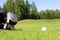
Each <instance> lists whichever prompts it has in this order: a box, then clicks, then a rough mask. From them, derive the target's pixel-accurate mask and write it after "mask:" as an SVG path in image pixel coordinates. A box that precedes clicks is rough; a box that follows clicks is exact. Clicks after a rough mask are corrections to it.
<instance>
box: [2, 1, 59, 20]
mask: <svg viewBox="0 0 60 40" xmlns="http://www.w3.org/2000/svg"><path fill="white" fill-rule="evenodd" d="M3 9H4V10H6V11H7V12H13V13H14V14H15V15H16V16H17V17H18V19H19V20H22V19H55V18H60V10H48V9H47V10H45V11H44V10H41V11H40V12H38V11H37V8H36V5H35V3H34V2H33V3H32V4H30V3H29V1H28V0H7V2H6V3H5V4H4V5H3Z"/></svg>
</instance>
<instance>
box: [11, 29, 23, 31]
mask: <svg viewBox="0 0 60 40" xmlns="http://www.w3.org/2000/svg"><path fill="white" fill-rule="evenodd" d="M22 30H23V29H13V30H12V31H22Z"/></svg>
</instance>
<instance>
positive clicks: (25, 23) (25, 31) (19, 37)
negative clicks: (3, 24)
mask: <svg viewBox="0 0 60 40" xmlns="http://www.w3.org/2000/svg"><path fill="white" fill-rule="evenodd" d="M42 26H46V27H47V31H46V32H42V31H41V27H42ZM0 40H60V19H51V20H43V19H41V20H22V21H19V22H18V23H17V25H16V26H15V30H12V31H9V30H0Z"/></svg>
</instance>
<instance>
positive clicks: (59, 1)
mask: <svg viewBox="0 0 60 40" xmlns="http://www.w3.org/2000/svg"><path fill="white" fill-rule="evenodd" d="M28 1H29V3H32V2H33V1H34V2H35V5H36V7H37V10H38V11H41V10H46V9H49V10H51V9H53V10H56V9H59V10H60V0H28ZM5 2H6V0H0V6H1V7H3V4H4V3H5Z"/></svg>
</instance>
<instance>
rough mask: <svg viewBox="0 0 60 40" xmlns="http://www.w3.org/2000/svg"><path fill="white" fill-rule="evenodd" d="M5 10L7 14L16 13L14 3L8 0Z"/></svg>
mask: <svg viewBox="0 0 60 40" xmlns="http://www.w3.org/2000/svg"><path fill="white" fill-rule="evenodd" d="M3 9H5V10H6V11H7V12H14V1H13V0H7V2H6V4H4V6H3Z"/></svg>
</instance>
